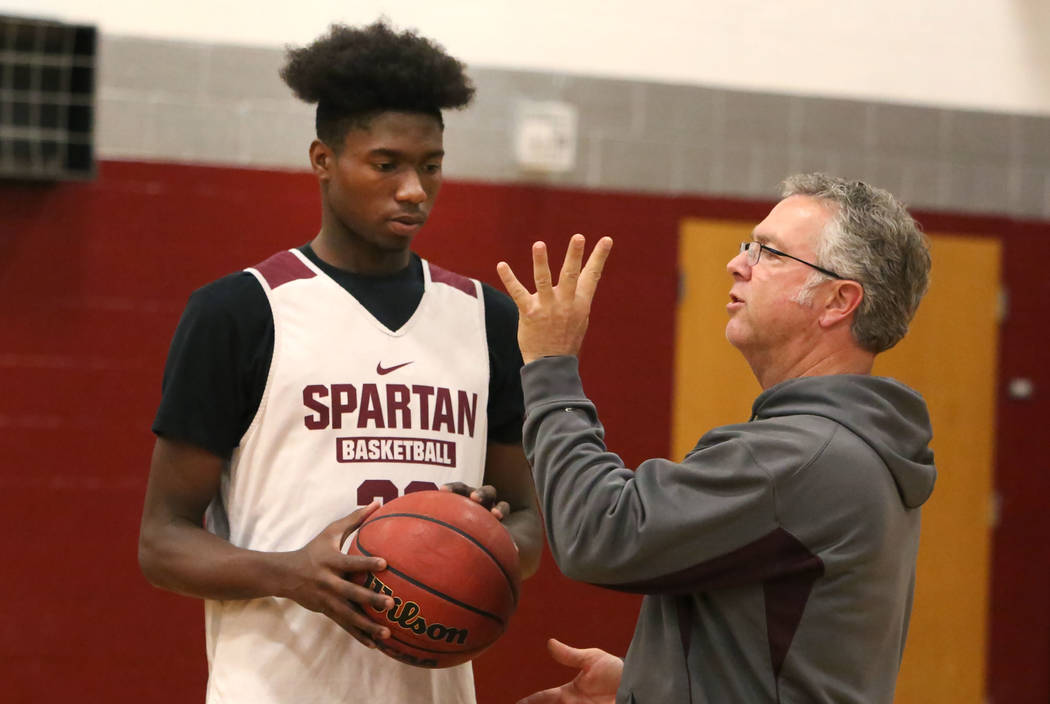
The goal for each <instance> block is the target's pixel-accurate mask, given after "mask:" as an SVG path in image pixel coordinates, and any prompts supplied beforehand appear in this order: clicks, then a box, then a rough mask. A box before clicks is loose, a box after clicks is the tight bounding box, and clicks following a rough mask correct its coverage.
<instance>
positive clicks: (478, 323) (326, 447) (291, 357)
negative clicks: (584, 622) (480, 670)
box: [205, 250, 489, 704]
mask: <svg viewBox="0 0 1050 704" xmlns="http://www.w3.org/2000/svg"><path fill="white" fill-rule="evenodd" d="M248 271H250V272H251V273H252V274H254V275H255V276H256V278H258V280H259V282H260V284H262V287H263V289H264V290H265V291H266V295H267V297H268V298H269V302H270V308H271V310H272V311H273V320H274V330H275V335H274V351H273V358H272V360H271V363H270V371H269V376H268V378H267V382H266V389H265V392H264V393H263V398H262V401H261V403H260V405H259V410H258V412H257V414H256V416H255V418H254V420H253V421H252V424H251V425H250V427H249V428H248V431H247V432H246V433H245V435H244V437H243V438H242V439H241V443H240V446H239V447H238V448H237V450H236V451H235V452H234V455H233V458H232V460H231V463H230V470H229V473H228V474H225V475H224V476H223V482H222V486H221V505H220V504H213V506H212V507H211V509H210V510H209V513H208V528H209V530H212V531H213V532H215V533H216V534H217V535H220V536H222V537H224V538H227V539H228V540H229V541H230V542H231V543H233V544H234V545H237V546H240V547H243V548H248V549H252V550H262V551H288V550H297V549H299V548H301V547H303V546H304V545H305V544H306V543H307V542H309V541H310V540H311V539H313V538H314V537H315V536H316V535H317V534H318V533H320V532H321V530H322V529H324V528H325V526H327V525H328V524H329V523H331V522H332V521H334V520H336V519H339V518H342V517H344V516H346V515H347V514H349V513H351V512H352V511H354V510H355V509H356V508H357V507H358V506H361V505H365V504H368V503H369V502H371V501H372V499H373V498H374V497H380V498H382V499H383V500H384V501H388V500H391V499H393V498H395V497H397V496H399V495H401V494H403V493H405V492H407V491H413V490H417V489H421V488H432V487H436V486H439V485H441V484H445V483H448V482H451V481H462V482H464V483H466V484H468V485H470V486H480V485H481V484H482V478H483V475H484V467H485V448H486V444H487V430H488V428H487V412H486V409H487V406H488V385H489V358H488V344H487V341H486V335H485V316H484V299H483V296H482V291H481V285H480V284H479V283H478V282H477V281H474V280H472V279H467V278H465V277H462V276H459V275H457V274H452V273H451V272H447V271H444V270H443V269H440V268H438V267H435V266H431V265H429V264H428V263H427V262H426V261H424V262H423V276H424V293H423V297H422V300H421V301H420V303H419V306H418V307H417V308H416V311H415V313H414V314H413V315H412V317H411V318H410V319H409V320H408V322H406V323H405V324H404V325H403V326H402V327H401V328H400V329H398V330H390V329H388V328H386V327H385V326H384V325H383V324H382V323H380V322H379V321H378V320H376V319H375V318H374V317H373V316H372V315H371V314H370V313H369V312H368V311H367V310H366V309H365V308H364V306H362V305H361V304H360V303H359V302H358V301H357V299H355V298H354V297H353V296H352V295H351V294H350V293H348V292H347V291H346V290H345V289H344V288H342V287H341V286H340V285H339V284H338V283H336V282H335V281H333V280H332V279H331V278H330V277H328V276H327V275H326V274H325V273H324V272H322V271H321V270H320V269H318V268H317V267H316V266H314V264H313V263H312V262H310V261H309V260H308V259H307V258H306V257H305V256H303V255H302V254H301V253H300V252H298V251H296V250H289V251H286V252H280V253H278V254H276V255H274V256H273V257H271V258H270V259H268V260H266V261H265V262H263V263H262V264H259V265H258V266H256V267H254V268H251V269H248ZM205 613H206V619H207V622H206V628H207V641H208V660H209V670H210V673H209V679H208V702H209V704H220V703H221V704H230V703H238V704H240V703H243V704H268V703H273V704H277V703H281V704H287V703H289V702H295V703H296V704H308V703H309V702H325V703H326V704H328V703H331V702H357V701H373V702H391V703H409V702H411V703H417V702H418V703H420V704H422V703H428V702H435V703H440V704H471V703H473V702H474V682H473V674H472V671H471V666H470V664H466V665H461V666H458V667H454V668H448V669H442V670H428V669H422V668H415V667H410V666H408V665H404V664H401V663H399V662H397V661H395V660H393V659H391V658H389V657H387V656H385V655H383V654H381V653H379V652H377V651H373V650H370V649H368V648H365V647H364V646H362V645H361V644H360V643H358V642H357V641H356V640H354V639H353V638H352V637H351V636H350V635H348V634H347V633H346V632H345V631H343V630H342V629H341V628H339V626H337V625H336V624H335V623H334V622H333V621H331V620H330V619H328V618H327V617H325V616H322V615H320V614H317V613H314V612H312V611H309V610H307V609H304V608H303V607H301V606H300V605H298V604H296V603H295V602H293V601H291V600H288V599H279V598H275V597H273V598H264V599H251V600H243V601H225V602H220V601H208V602H206V611H205Z"/></svg>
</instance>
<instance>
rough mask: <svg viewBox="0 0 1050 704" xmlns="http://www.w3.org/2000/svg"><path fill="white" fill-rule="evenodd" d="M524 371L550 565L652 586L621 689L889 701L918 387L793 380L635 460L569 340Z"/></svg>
mask: <svg viewBox="0 0 1050 704" xmlns="http://www.w3.org/2000/svg"><path fill="white" fill-rule="evenodd" d="M522 383H523V389H524V392H525V405H526V419H525V428H524V445H525V451H526V454H527V455H528V458H529V461H530V462H531V463H532V467H533V474H534V476H535V479H536V486H537V490H538V492H539V496H540V502H541V507H542V509H543V514H544V517H545V524H546V530H547V537H548V541H549V543H550V547H551V552H552V554H553V555H554V558H555V560H556V561H557V563H558V566H559V568H560V569H561V570H562V572H564V573H565V574H566V575H567V576H569V577H571V578H573V579H577V580H580V581H584V582H590V583H592V584H596V585H600V586H604V587H608V588H612V589H619V590H625V591H632V592H639V593H642V594H645V595H646V597H645V599H644V601H643V603H642V609H641V613H640V614H639V617H638V623H637V627H636V630H635V634H634V638H633V640H632V641H631V647H630V649H629V651H628V653H627V656H626V659H625V664H624V674H623V680H622V682H621V685H620V691H619V692H618V695H617V702H618V703H625V702H638V703H642V704H673V703H674V702H689V703H690V704H728V703H732V702H741V703H746V704H754V703H757V702H778V703H780V704H786V703H788V702H792V703H794V702H836V703H842V702H858V703H859V702H864V703H865V704H873V703H877V702H892V700H893V691H894V686H895V683H896V678H897V671H898V668H899V666H900V660H901V655H902V653H903V649H904V641H905V637H906V636H907V630H908V619H909V616H910V613H911V603H912V593H913V589H914V582H915V558H916V552H917V549H918V542H919V507H920V506H921V505H922V504H923V503H924V502H925V501H926V499H927V498H929V496H930V493H931V492H932V490H933V483H934V479H935V477H936V470H935V468H934V466H933V453H932V451H931V450H930V449H929V442H930V438H931V430H930V422H929V417H928V415H927V411H926V405H925V403H924V402H923V400H922V398H921V397H920V396H919V395H918V394H917V393H916V392H914V391H912V390H911V389H909V388H907V387H906V386H904V385H903V384H900V383H899V382H896V381H893V380H891V379H885V378H880V377H872V376H862V375H839V376H822V377H805V378H798V379H792V380H789V381H785V382H783V383H781V384H778V385H776V386H774V387H772V388H770V389H767V390H766V391H764V392H763V393H762V394H761V395H760V396H759V397H758V398H757V399H756V400H755V403H754V407H753V415H752V418H751V420H750V421H749V422H747V423H741V424H738V425H729V426H723V427H720V428H716V429H714V430H712V431H710V432H708V433H707V434H705V435H704V436H703V437H702V438H700V441H699V442H698V443H697V445H696V447H695V448H694V449H693V450H692V452H690V453H689V455H687V457H686V458H685V460H684V461H683V462H681V463H677V462H671V461H670V460H665V459H652V460H647V461H645V462H643V463H642V464H641V465H640V466H638V467H637V468H636V469H635V470H631V469H627V468H625V467H624V466H623V461H622V460H621V459H620V458H619V457H618V456H617V455H615V454H613V453H611V452H609V451H608V450H606V448H605V443H604V430H603V428H602V426H601V424H600V422H599V421H598V417H597V414H596V411H595V408H594V405H593V404H592V403H591V402H590V401H589V400H588V399H587V398H586V396H585V395H584V393H583V388H582V384H581V382H580V379H579V374H578V370H577V363H576V359H575V358H574V357H550V358H545V359H540V360H537V361H535V362H532V363H530V364H528V365H526V366H525V367H524V368H523V370H522ZM656 440H658V439H656Z"/></svg>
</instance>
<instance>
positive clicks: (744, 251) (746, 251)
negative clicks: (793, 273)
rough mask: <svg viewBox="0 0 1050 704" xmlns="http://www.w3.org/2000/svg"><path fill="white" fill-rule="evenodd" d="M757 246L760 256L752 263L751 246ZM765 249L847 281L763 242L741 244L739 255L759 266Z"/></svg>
mask: <svg viewBox="0 0 1050 704" xmlns="http://www.w3.org/2000/svg"><path fill="white" fill-rule="evenodd" d="M755 244H757V245H758V254H756V255H755V261H753V262H752V261H751V253H750V252H749V250H750V249H751V245H755ZM763 249H764V250H766V251H768V252H771V253H773V254H775V255H777V256H778V257H787V258H788V259H794V260H795V261H796V262H800V263H802V264H805V265H806V266H808V267H811V268H813V269H816V270H817V271H819V272H820V273H821V274H824V275H826V276H830V277H831V278H833V279H839V280H840V281H841V280H845V278H846V277H845V276H840V275H838V274H836V273H835V272H834V271H832V270H830V269H825V268H824V267H822V266H817V265H816V264H814V263H813V262H807V261H806V260H805V259H799V258H798V257H796V256H795V255H793V254H788V253H787V252H781V251H780V250H779V249H774V248H773V247H770V246H769V245H768V244H762V243H761V242H754V241H752V242H741V243H740V251H739V252H738V254H746V255H747V263H748V266H756V265H757V264H758V262H759V261H760V260H761V259H762V250H763Z"/></svg>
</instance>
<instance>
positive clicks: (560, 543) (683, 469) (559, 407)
mask: <svg viewBox="0 0 1050 704" xmlns="http://www.w3.org/2000/svg"><path fill="white" fill-rule="evenodd" d="M522 386H523V390H524V394H525V407H526V417H525V426H524V446H525V452H526V454H527V456H528V458H529V461H530V463H531V464H532V467H533V474H534V477H535V480H536V488H537V491H538V494H539V497H540V502H541V506H542V509H543V514H544V519H545V526H546V531H547V537H548V541H549V543H550V547H551V552H552V554H553V555H554V559H555V561H556V562H557V563H558V567H559V568H560V569H561V571H562V572H563V573H564V574H565V575H567V576H568V577H571V578H573V579H576V580H580V581H585V582H590V583H593V584H598V585H602V586H607V587H611V588H617V589H623V590H627V591H635V592H641V593H684V592H687V591H693V590H695V589H697V588H702V587H704V586H707V587H711V586H731V585H733V584H739V583H742V582H744V581H749V580H751V579H754V578H756V575H755V570H756V568H759V569H760V565H761V564H763V563H764V562H765V560H764V558H763V556H762V554H761V553H762V546H764V545H772V544H773V543H775V542H776V541H773V543H771V542H770V540H769V537H770V536H773V535H775V534H776V531H777V519H776V505H775V494H774V483H773V480H772V478H771V475H770V474H769V472H768V471H766V469H765V468H763V467H762V466H761V465H759V464H758V463H757V462H756V461H755V460H754V458H753V456H752V453H751V451H750V449H749V447H748V443H747V441H746V437H742V435H741V433H740V432H737V431H734V430H733V427H732V426H730V427H729V428H724V429H719V430H716V431H712V432H711V433H708V434H707V435H705V436H704V438H702V439H701V442H700V444H699V445H698V446H697V448H696V449H695V450H694V451H693V452H692V453H690V455H689V456H688V457H687V458H686V459H685V461H684V462H682V463H676V462H672V461H670V460H665V459H652V460H647V461H645V462H643V463H642V464H641V465H640V466H638V467H637V468H636V469H635V470H634V471H632V470H631V469H628V468H626V467H624V466H623V460H621V459H620V457H618V456H617V455H616V454H614V453H612V452H610V451H608V450H607V449H606V446H605V442H604V429H603V428H602V426H601V423H600V422H599V420H598V416H597V413H596V411H595V407H594V404H593V403H591V401H590V400H588V399H587V397H586V396H585V395H584V393H583V387H582V384H581V382H580V378H579V373H578V363H577V360H576V358H575V357H548V358H544V359H540V360H536V361H534V362H532V363H530V364H528V365H526V366H525V367H523V369H522ZM737 427H738V428H739V427H740V426H737ZM745 435H746V433H745Z"/></svg>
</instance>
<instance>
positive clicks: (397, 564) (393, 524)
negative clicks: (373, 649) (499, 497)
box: [348, 490, 521, 667]
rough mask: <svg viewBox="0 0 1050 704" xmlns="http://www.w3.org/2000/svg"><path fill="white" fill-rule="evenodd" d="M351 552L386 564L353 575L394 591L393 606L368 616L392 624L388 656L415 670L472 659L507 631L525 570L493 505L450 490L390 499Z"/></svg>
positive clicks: (385, 647) (384, 645)
mask: <svg viewBox="0 0 1050 704" xmlns="http://www.w3.org/2000/svg"><path fill="white" fill-rule="evenodd" d="M348 554H350V555H364V556H366V557H382V558H383V559H384V560H386V563H387V568H386V569H385V570H382V571H380V572H378V573H372V572H356V573H353V574H351V575H350V578H351V579H352V580H353V581H354V582H356V583H357V584H360V585H362V586H364V587H366V588H367V589H371V590H373V591H375V592H377V593H380V594H385V595H387V596H390V597H392V598H393V600H394V606H393V608H389V609H382V608H381V609H376V608H374V607H369V608H367V609H365V613H366V614H367V615H368V617H369V618H371V619H372V620H373V621H375V622H376V623H380V624H383V625H385V626H389V627H390V637H389V638H387V639H384V640H381V641H376V645H377V646H378V647H379V650H380V651H381V652H383V653H384V654H386V655H388V656H390V657H392V658H394V659H396V660H399V661H401V662H404V663H407V664H409V665H415V666H417V667H451V666H453V665H458V664H460V663H464V662H467V661H469V660H473V659H474V658H475V657H477V656H478V655H480V654H481V653H482V652H483V651H484V650H485V649H486V648H488V647H489V646H490V645H492V644H493V643H494V642H495V641H496V640H497V639H498V638H499V637H500V636H501V635H503V632H504V631H505V630H506V628H507V622H508V621H509V620H510V617H511V615H512V614H513V613H514V610H515V608H517V605H518V590H519V588H520V586H521V567H520V564H519V562H518V549H517V547H515V545H514V541H513V540H512V539H511V537H510V533H508V532H507V529H506V528H504V527H503V525H502V524H501V523H500V522H499V521H498V520H497V519H496V518H495V516H493V515H492V514H491V513H490V512H489V511H488V509H485V508H483V507H482V506H480V505H479V504H478V503H476V502H474V501H471V500H470V499H468V498H466V497H465V496H460V495H458V494H454V493H452V492H448V491H432V490H431V491H418V492H413V493H410V494H406V495H405V496H402V497H401V498H398V499H394V500H393V501H389V502H387V503H386V504H384V505H383V506H382V507H380V508H379V509H378V510H377V511H376V512H375V513H373V514H372V515H371V516H369V517H368V518H367V519H366V520H365V522H364V523H362V524H361V527H360V528H359V529H358V530H357V533H356V534H355V536H354V538H353V540H352V541H351V543H350V548H349V550H348Z"/></svg>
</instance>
